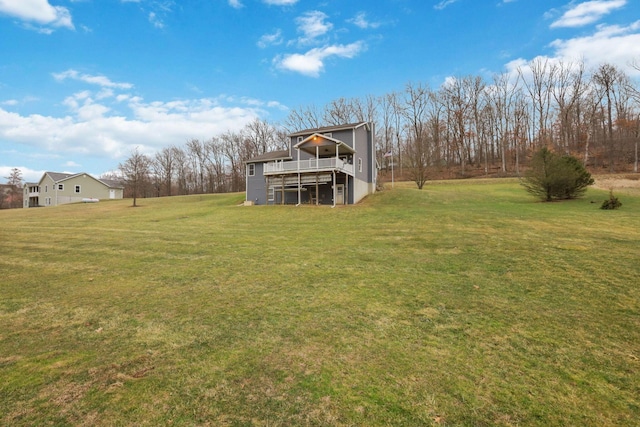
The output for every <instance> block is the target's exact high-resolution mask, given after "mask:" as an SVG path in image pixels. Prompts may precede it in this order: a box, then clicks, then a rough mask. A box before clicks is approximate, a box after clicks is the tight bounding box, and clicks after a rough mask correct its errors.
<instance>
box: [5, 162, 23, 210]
mask: <svg viewBox="0 0 640 427" xmlns="http://www.w3.org/2000/svg"><path fill="white" fill-rule="evenodd" d="M5 179H6V180H7V185H8V186H9V193H8V194H7V196H8V198H9V208H19V207H22V171H21V170H20V169H18V168H13V169H11V172H10V173H9V176H7V177H5ZM3 196H4V194H0V197H3Z"/></svg>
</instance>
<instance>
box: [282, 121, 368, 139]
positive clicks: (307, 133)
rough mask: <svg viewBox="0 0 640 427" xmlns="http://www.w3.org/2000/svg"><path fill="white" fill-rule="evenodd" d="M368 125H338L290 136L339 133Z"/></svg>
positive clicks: (361, 123)
mask: <svg viewBox="0 0 640 427" xmlns="http://www.w3.org/2000/svg"><path fill="white" fill-rule="evenodd" d="M367 124H368V122H357V123H349V124H345V125H338V126H324V127H319V128H314V129H304V130H300V131H297V132H294V133H292V134H290V135H289V136H302V135H309V134H310V133H327V132H333V131H339V130H345V129H355V128H359V127H360V126H364V125H367Z"/></svg>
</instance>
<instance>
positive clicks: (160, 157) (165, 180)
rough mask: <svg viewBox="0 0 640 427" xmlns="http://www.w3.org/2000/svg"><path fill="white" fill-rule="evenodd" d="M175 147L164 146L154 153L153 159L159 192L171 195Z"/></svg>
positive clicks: (163, 194)
mask: <svg viewBox="0 0 640 427" xmlns="http://www.w3.org/2000/svg"><path fill="white" fill-rule="evenodd" d="M175 152H176V149H175V147H165V148H163V149H162V150H160V151H158V152H157V153H156V154H155V158H154V161H153V165H154V171H155V174H156V175H157V177H158V180H159V183H160V185H161V188H160V194H159V195H162V196H171V194H172V184H173V174H174V167H175V163H176V159H175Z"/></svg>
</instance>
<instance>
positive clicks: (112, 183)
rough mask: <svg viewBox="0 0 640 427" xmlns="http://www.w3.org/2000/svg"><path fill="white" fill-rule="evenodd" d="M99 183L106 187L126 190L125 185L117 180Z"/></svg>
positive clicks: (103, 180) (106, 180) (105, 180)
mask: <svg viewBox="0 0 640 427" xmlns="http://www.w3.org/2000/svg"><path fill="white" fill-rule="evenodd" d="M98 181H100V182H102V183H103V184H104V185H106V186H107V187H109V188H124V185H123V184H122V182H120V181H118V180H115V179H102V178H100V179H98Z"/></svg>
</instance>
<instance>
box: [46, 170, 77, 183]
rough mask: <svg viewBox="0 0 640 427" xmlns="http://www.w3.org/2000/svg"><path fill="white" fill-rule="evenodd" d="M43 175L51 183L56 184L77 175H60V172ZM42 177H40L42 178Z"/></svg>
mask: <svg viewBox="0 0 640 427" xmlns="http://www.w3.org/2000/svg"><path fill="white" fill-rule="evenodd" d="M44 175H49V177H50V178H51V179H52V180H53V182H58V181H62V180H64V179H67V178H69V177H72V176H74V175H77V174H75V173H62V172H45V173H44ZM44 175H42V178H44ZM42 178H40V181H42Z"/></svg>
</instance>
